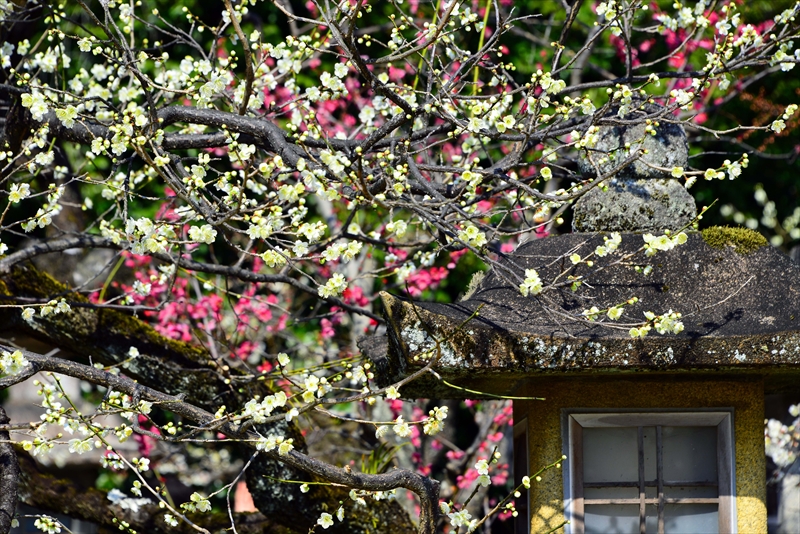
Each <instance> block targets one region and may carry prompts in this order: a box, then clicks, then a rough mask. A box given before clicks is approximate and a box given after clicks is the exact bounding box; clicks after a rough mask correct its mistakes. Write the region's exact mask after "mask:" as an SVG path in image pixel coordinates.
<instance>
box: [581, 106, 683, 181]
mask: <svg viewBox="0 0 800 534" xmlns="http://www.w3.org/2000/svg"><path fill="white" fill-rule="evenodd" d="M618 109H619V108H615V109H613V110H612V111H610V112H608V113H607V114H606V115H605V116H604V117H603V119H604V120H609V121H612V122H613V121H617V120H618V122H619V124H617V125H604V126H601V127H600V132H599V133H598V141H597V144H596V145H595V146H594V147H593V148H592V151H591V153H590V154H591V156H590V157H591V161H589V159H587V158H586V157H581V158H580V159H579V160H578V164H579V166H580V169H581V172H583V173H584V174H594V173H595V172H596V169H595V165H596V166H597V168H598V169H599V170H600V174H605V173H607V172H609V171H611V170H613V169H614V168H615V167H616V166H617V165H619V163H620V162H622V161H625V159H627V158H628V157H629V156H630V154H632V153H633V152H635V151H636V150H639V149H644V150H646V151H647V153H646V154H644V155H643V156H642V157H641V158H639V159H638V160H637V161H636V162H634V163H633V164H632V165H629V166H628V167H626V168H625V169H623V170H622V171H620V172H619V173H618V174H617V176H618V177H629V178H670V177H671V174H670V171H671V170H672V168H673V167H686V166H687V162H688V161H689V148H688V145H687V144H686V132H684V130H683V126H681V125H680V124H677V123H672V122H668V121H669V120H672V117H671V116H661V117H659V115H662V114H663V111H664V108H663V107H662V106H660V105H658V104H645V105H644V106H641V107H640V108H639V109H633V110H632V111H630V112H629V113H628V114H626V115H624V116H623V117H621V118H620V117H618V116H617V112H618ZM647 117H653V119H651V121H652V122H654V123H655V122H658V126H656V127H655V132H656V135H652V134H649V133H647V132H646V131H645V128H646V127H647V126H648V125H647V124H646V120H647ZM643 119H644V120H643ZM634 121H636V123H635V124H634V123H633V122H634ZM626 145H630V146H629V147H627V148H626ZM592 163H594V165H593V164H592ZM654 166H655V167H662V168H664V169H667V170H658V169H655V168H653V167H654Z"/></svg>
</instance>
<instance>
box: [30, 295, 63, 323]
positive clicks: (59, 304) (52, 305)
mask: <svg viewBox="0 0 800 534" xmlns="http://www.w3.org/2000/svg"><path fill="white" fill-rule="evenodd" d="M70 310H71V308H70V306H69V304H67V301H66V300H64V299H63V298H62V299H60V300H58V301H56V300H51V301H50V302H48V303H47V304H45V305H44V306H42V307H41V308H39V316H40V317H47V316H48V315H58V314H60V313H67V312H69V311H70ZM35 314H36V311H35V310H34V309H33V308H25V309H24V310H22V318H23V319H24V320H25V321H28V322H30V321H33V317H34V315H35Z"/></svg>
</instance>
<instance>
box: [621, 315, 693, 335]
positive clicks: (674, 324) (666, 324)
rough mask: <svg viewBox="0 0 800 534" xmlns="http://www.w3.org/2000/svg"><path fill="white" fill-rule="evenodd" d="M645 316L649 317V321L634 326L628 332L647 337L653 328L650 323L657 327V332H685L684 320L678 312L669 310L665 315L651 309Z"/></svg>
mask: <svg viewBox="0 0 800 534" xmlns="http://www.w3.org/2000/svg"><path fill="white" fill-rule="evenodd" d="M644 316H645V318H646V319H647V321H648V323H647V324H645V325H643V326H640V327H633V328H631V329H630V330H629V331H628V334H630V336H631V337H632V338H637V337H639V338H641V337H645V336H646V335H647V334H648V333H649V332H650V329H651V328H652V327H651V326H650V325H651V324H652V326H654V327H655V329H656V332H658V333H659V334H662V335H663V334H680V333H681V332H683V322H681V321H680V320H679V319H680V318H681V314H680V313H678V312H674V311H672V310H669V311H668V312H667V313H665V314H663V315H656V314H655V313H653V312H651V311H647V312H644Z"/></svg>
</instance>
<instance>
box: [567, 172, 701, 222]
mask: <svg viewBox="0 0 800 534" xmlns="http://www.w3.org/2000/svg"><path fill="white" fill-rule="evenodd" d="M696 216H697V207H696V206H695V203H694V199H693V198H692V195H690V194H689V192H688V191H686V188H685V187H683V185H681V183H680V182H678V181H677V180H673V179H670V180H644V179H640V180H635V179H632V178H612V179H610V180H608V181H607V182H606V184H605V187H595V188H594V189H592V190H591V191H589V192H588V193H586V194H585V195H584V196H582V197H581V198H580V199H578V201H577V203H576V204H575V207H574V216H573V219H572V229H573V230H574V231H576V232H603V231H605V232H635V231H643V232H663V231H664V230H679V229H681V228H685V227H686V226H688V225H689V224H691V222H692V220H693V219H694V218H695V217H696Z"/></svg>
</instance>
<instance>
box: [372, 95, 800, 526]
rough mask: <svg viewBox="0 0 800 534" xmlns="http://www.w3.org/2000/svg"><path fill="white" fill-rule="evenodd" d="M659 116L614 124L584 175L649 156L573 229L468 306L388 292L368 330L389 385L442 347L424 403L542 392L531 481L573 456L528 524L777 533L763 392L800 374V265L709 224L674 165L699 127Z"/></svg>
mask: <svg viewBox="0 0 800 534" xmlns="http://www.w3.org/2000/svg"><path fill="white" fill-rule="evenodd" d="M662 111H663V110H662ZM633 113H634V114H635V113H639V114H645V115H648V116H651V117H657V116H660V115H662V113H659V109H658V108H657V107H655V106H652V105H646V106H644V107H643V108H640V110H639V111H637V112H633ZM626 118H627V119H631V118H637V119H638V118H639V117H632V116H627V117H626ZM660 120H661V124H660V125H658V126H657V128H656V132H655V135H651V134H650V133H648V132H646V131H645V125H644V120H639V121H637V122H639V123H640V124H641V126H633V127H630V128H628V127H625V126H604V127H602V128H601V130H600V132H599V134H598V135H599V141H598V144H597V146H596V147H595V152H596V153H597V155H598V157H597V158H593V159H592V160H591V161H584V162H583V163H582V165H583V167H584V170H587V171H592V172H598V171H599V172H606V171H607V170H608V169H609V168H612V167H613V165H615V164H616V163H615V161H617V162H618V161H622V160H624V159H625V158H626V157H627V154H630V153H633V151H634V150H639V149H642V148H644V149H647V151H646V153H645V155H644V156H643V157H642V158H641V159H640V160H639V161H637V162H636V163H634V164H632V165H629V166H628V167H626V168H625V169H623V170H622V171H620V172H619V173H618V174H617V175H616V176H614V177H613V178H611V179H609V180H607V182H606V183H605V185H604V186H603V188H602V189H601V188H599V187H598V188H596V189H594V190H592V191H590V192H588V193H587V194H586V195H585V196H584V197H582V198H581V200H580V201H579V202H578V203H577V204H576V206H575V213H574V220H575V223H574V228H573V230H574V232H573V233H571V234H564V235H556V236H551V237H547V238H544V239H538V240H533V241H529V242H527V243H524V244H522V245H521V246H520V247H519V248H518V249H517V250H516V251H515V252H514V253H512V254H509V255H507V257H505V258H503V259H502V260H501V261H500V264H499V266H498V267H496V268H495V269H494V270H493V271H491V272H489V273H488V274H487V275H486V276H485V278H484V279H483V280H482V281H481V282H480V284H479V285H478V286H477V288H476V289H475V291H474V292H473V293H472V294H471V295H469V297H468V298H466V299H464V300H462V301H460V302H458V303H455V304H436V303H425V302H409V301H404V300H401V299H399V298H395V297H392V296H390V295H388V294H384V295H383V304H384V308H385V316H386V319H387V335H386V337H385V338H371V339H367V340H365V341H364V342H362V348H363V349H364V351H365V353H367V355H368V356H370V357H371V358H372V359H373V361H374V363H375V367H376V376H377V377H378V379H379V382H381V383H383V384H390V383H394V382H395V381H397V380H400V379H402V378H404V377H407V376H409V375H411V374H412V373H414V372H415V371H417V370H419V369H421V368H423V367H424V366H426V365H428V364H429V363H430V362H431V360H432V359H434V360H435V362H434V363H433V365H432V368H431V370H432V371H435V373H433V372H428V373H424V374H423V375H422V376H420V377H419V378H418V379H416V380H414V381H413V382H410V383H408V384H406V385H405V386H403V388H402V389H401V394H403V395H404V396H406V397H424V398H475V397H478V396H480V395H479V394H476V393H475V392H481V393H483V394H487V395H507V396H514V397H535V398H537V399H543V400H533V399H531V400H515V401H514V421H515V431H514V433H515V439H514V449H515V462H514V463H515V476H516V478H517V479H518V480H519V479H520V478H521V476H522V475H524V474H527V473H528V472H531V471H536V470H537V469H538V468H540V467H542V466H544V465H547V464H549V463H551V462H553V461H554V460H557V459H558V458H560V457H561V456H562V455H565V456H567V458H568V459H567V460H566V461H564V463H563V467H562V469H551V470H548V471H546V472H545V473H544V475H543V476H542V480H541V482H537V483H534V484H533V485H532V486H531V489H530V490H529V491H528V494H527V498H526V497H525V496H523V498H522V499H518V500H517V510H518V511H519V512H520V517H521V518H522V520H521V521H519V522H518V523H519V524H518V532H546V531H549V530H550V529H553V528H555V527H557V526H558V525H561V524H562V523H564V522H565V521H569V523H568V524H567V525H566V526H565V529H566V532H569V533H574V534H579V533H583V532H642V533H644V532H653V533H668V532H682V533H686V532H692V533H700V532H740V533H747V534H751V533H766V532H767V512H766V482H765V469H766V466H765V455H764V396H765V394H766V393H775V392H782V391H787V390H789V389H790V388H792V387H795V388H796V384H797V383H798V379H800V270H798V267H797V266H796V265H795V264H794V263H792V262H791V261H790V259H789V258H788V257H787V256H785V255H783V254H781V253H780V252H778V251H776V250H775V249H773V248H772V247H770V246H767V243H766V240H764V238H763V237H761V236H760V235H759V234H757V233H755V232H751V231H749V230H745V229H732V228H709V229H707V230H704V231H703V232H693V231H691V229H690V223H691V221H692V220H693V218H694V217H695V215H696V208H695V205H694V201H693V200H692V198H691V196H690V195H689V194H688V193H687V192H686V190H685V188H684V187H683V186H682V185H681V184H680V183H678V182H677V181H676V180H674V179H672V177H671V175H670V170H671V169H672V168H673V167H676V166H679V167H684V168H685V167H687V147H686V136H685V134H684V132H683V129H682V128H681V126H679V125H677V124H674V123H672V124H671V123H667V119H664V118H663V117H661V119H660ZM623 122H626V121H623ZM632 123H633V122H631V124H632ZM626 144H629V145H630V146H629V147H628V150H629V152H627V153H621V152H624V150H619V149H620V148H621V147H626V146H627V145H626ZM615 151H616V153H615ZM606 155H609V156H615V157H616V160H614V159H613V158H612V157H605V156H606ZM686 228H689V229H688V230H686ZM682 229H684V230H683V231H684V232H685V233H686V240H685V242H684V243H682V244H676V246H674V247H673V248H671V249H670V244H669V243H667V241H669V242H674V243H679V242H680V241H683V238H682V237H680V238H679V237H677V236H678V234H679V232H680V231H681V230H682ZM665 232H666V235H665ZM616 233H618V234H619V241H618V243H617V236H616ZM647 234H652V236H653V237H661V241H659V242H657V243H654V242H653V241H652V240H651V244H655V245H657V247H660V249H654V250H655V254H653V255H647V254H645V251H643V250H642V247H643V246H644V245H645V244H646V240H645V237H646V236H647ZM647 239H650V238H649V237H648V238H647ZM665 240H666V241H665ZM615 246H616V250H609V249H614V247H615ZM597 247H605V249H606V250H605V251H603V250H598V249H597ZM602 252H608V253H607V254H604V255H603V254H602ZM576 254H577V255H578V257H580V259H581V260H580V261H578V262H577V263H573V261H571V259H570V258H571V257H573V256H574V255H576ZM589 261H591V262H592V265H591V266H590V265H588V262H589ZM530 269H533V270H535V271H536V273H537V274H538V276H539V278H540V279H541V281H542V285H543V286H544V289H543V290H542V291H541V292H540V293H538V294H535V295H532V294H529V295H528V296H527V297H526V296H523V295H522V294H521V292H520V287H519V285H520V283H521V282H522V280H523V279H524V278H525V277H526V276H527V274H530V273H526V270H530ZM530 293H535V291H531V292H530ZM612 307H619V308H622V310H623V313H622V315H621V316H620V317H619V318H618V319H617V320H615V321H614V320H611V319H610V318H609V317H608V313H607V312H608V310H609V309H611V308H612ZM593 310H594V311H593ZM677 313H680V314H681V315H680V316H678V315H677ZM648 318H649V321H650V322H649V324H650V326H651V328H650V330H649V332H646V335H644V336H641V335H639V334H640V333H642V332H638V330H637V332H634V335H635V336H636V337H632V335H631V331H630V329H631V328H632V327H633V326H635V324H637V323H638V324H642V322H643V321H648ZM678 322H680V323H682V330H681V328H680V326H678V325H677V323H678ZM659 329H661V330H664V333H663V334H662V333H659V332H658V330H659ZM520 501H522V502H520Z"/></svg>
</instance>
